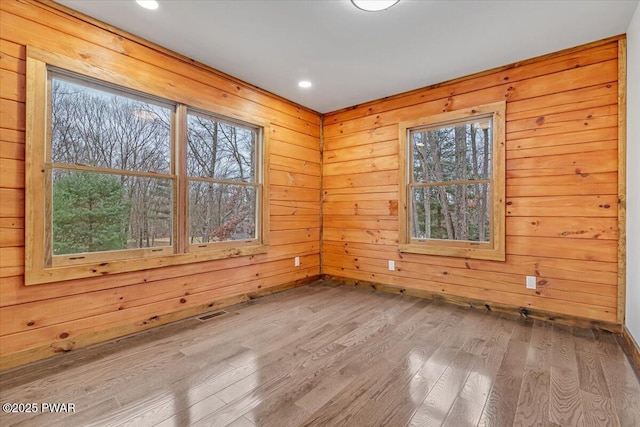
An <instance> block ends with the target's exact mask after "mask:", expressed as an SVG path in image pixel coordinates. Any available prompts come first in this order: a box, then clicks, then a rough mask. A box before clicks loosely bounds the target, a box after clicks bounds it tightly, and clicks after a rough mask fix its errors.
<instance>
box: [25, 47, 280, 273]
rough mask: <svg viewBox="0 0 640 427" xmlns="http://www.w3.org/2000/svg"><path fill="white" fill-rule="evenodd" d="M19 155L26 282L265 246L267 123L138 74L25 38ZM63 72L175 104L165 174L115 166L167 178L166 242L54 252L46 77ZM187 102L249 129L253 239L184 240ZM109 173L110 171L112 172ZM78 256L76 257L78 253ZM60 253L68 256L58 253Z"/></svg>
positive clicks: (246, 251) (153, 265) (252, 250)
mask: <svg viewBox="0 0 640 427" xmlns="http://www.w3.org/2000/svg"><path fill="white" fill-rule="evenodd" d="M26 70H27V72H26V78H27V81H26V158H25V168H26V174H25V181H26V182H25V184H26V186H25V284H26V285H36V284H42V283H50V282H58V281H63V280H72V279H80V278H88V277H100V276H104V275H110V274H117V273H122V272H129V271H138V270H144V269H149V268H157V267H164V266H171V265H181V264H188V263H194V262H201V261H209V260H216V259H224V258H231V257H238V256H247V255H254V254H259V253H266V252H267V250H268V247H269V202H268V201H269V185H268V176H269V159H268V153H269V135H270V123H269V122H268V121H266V120H262V119H259V118H255V117H250V118H248V117H246V114H243V113H240V112H237V111H235V110H232V109H229V108H226V107H223V106H220V105H217V104H214V103H211V102H207V101H206V100H200V99H191V98H190V99H187V100H185V99H180V98H179V96H180V95H179V94H168V93H164V92H162V93H160V92H158V91H157V90H155V89H154V88H151V87H147V86H148V85H145V84H144V82H140V83H139V82H136V81H135V80H133V79H131V78H129V77H127V76H124V75H117V74H114V73H111V72H109V71H104V70H102V69H99V68H97V67H94V66H92V65H91V64H88V63H85V62H82V61H78V60H74V59H71V58H67V57H64V56H61V55H58V54H55V53H50V52H46V51H43V50H41V49H38V48H34V47H32V46H27V55H26ZM52 75H60V76H62V78H63V79H64V77H66V76H69V78H70V80H71V81H74V82H77V81H80V82H82V81H86V82H87V85H88V86H91V85H92V84H93V85H97V86H98V87H100V88H101V89H103V88H106V89H107V90H111V91H112V92H114V93H120V94H124V95H126V96H130V97H133V98H141V99H143V100H149V101H150V102H152V103H159V104H162V105H167V106H169V105H171V106H175V108H174V111H173V113H172V116H173V118H172V130H171V156H172V161H171V166H170V171H169V174H155V173H153V172H151V173H146V172H137V171H130V170H122V171H119V172H117V173H121V174H124V175H140V176H148V177H155V178H158V177H160V178H164V179H171V180H172V183H173V184H172V188H173V200H172V226H171V227H172V233H173V243H172V245H171V246H167V247H161V250H159V251H158V250H157V249H158V248H136V249H123V250H116V251H106V252H93V253H82V254H68V255H56V256H55V259H56V261H55V262H54V260H53V258H54V256H53V250H52V241H51V240H52V234H51V233H52V226H51V224H47V222H50V221H51V201H52V196H51V194H50V193H51V181H50V179H49V178H48V177H49V176H50V172H49V170H50V169H51V168H52V167H55V166H54V165H53V163H52V162H51V161H50V157H51V156H50V154H51V153H50V149H51V145H50V140H51V134H50V132H51V123H50V116H49V115H50V111H51V90H50V87H51V78H52ZM188 110H194V111H199V112H202V113H204V114H207V115H209V116H212V117H216V118H220V120H221V121H224V122H226V123H234V124H238V125H241V126H244V127H248V128H252V129H256V131H257V140H256V155H257V157H256V171H255V173H256V181H255V182H256V184H255V185H256V188H257V191H256V218H257V221H256V228H257V232H256V239H251V240H250V241H242V240H238V241H226V242H212V243H209V244H207V247H206V248H197V250H196V248H192V247H190V245H189V244H188V235H187V233H188V227H189V225H188V221H189V218H188V181H187V179H186V154H187V152H186V150H187V149H186V123H187V111H188ZM64 169H69V170H83V169H89V170H94V169H95V172H106V173H112V172H110V171H109V170H104V168H92V167H89V168H84V167H77V166H71V167H67V166H65V167H64ZM117 173H116V174H117ZM81 257H82V259H78V258H81ZM64 258H67V259H66V260H64Z"/></svg>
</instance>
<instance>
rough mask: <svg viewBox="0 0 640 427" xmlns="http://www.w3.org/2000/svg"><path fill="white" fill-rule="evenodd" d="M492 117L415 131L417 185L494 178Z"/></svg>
mask: <svg viewBox="0 0 640 427" xmlns="http://www.w3.org/2000/svg"><path fill="white" fill-rule="evenodd" d="M491 122H492V120H491V118H481V119H476V120H473V121H469V122H462V123H459V124H456V125H448V126H443V127H440V128H437V129H431V130H423V131H419V130H418V131H412V132H411V147H412V150H413V164H412V165H411V166H412V172H413V182H444V181H462V180H473V179H489V178H491V145H492V144H491V140H492V136H491Z"/></svg>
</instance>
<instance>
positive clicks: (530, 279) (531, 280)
mask: <svg viewBox="0 0 640 427" xmlns="http://www.w3.org/2000/svg"><path fill="white" fill-rule="evenodd" d="M535 288H536V276H527V289H535Z"/></svg>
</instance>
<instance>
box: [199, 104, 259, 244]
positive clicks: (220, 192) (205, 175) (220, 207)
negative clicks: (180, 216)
mask: <svg viewBox="0 0 640 427" xmlns="http://www.w3.org/2000/svg"><path fill="white" fill-rule="evenodd" d="M259 139H260V129H259V128H253V127H248V126H246V125H243V124H237V123H232V122H229V121H226V120H222V119H220V118H218V117H215V116H213V115H211V114H206V113H202V112H197V111H194V110H189V112H188V115H187V181H188V184H187V185H188V186H189V190H188V195H189V213H188V215H189V245H190V249H189V250H190V251H197V250H201V249H206V248H209V247H211V246H213V245H215V246H220V245H225V244H227V245H228V246H231V247H237V246H241V245H255V244H256V243H257V242H258V240H259V237H260V232H261V230H260V221H259V218H260V203H259V201H260V199H261V193H262V184H261V182H260V179H259V177H260V175H261V174H260V171H259V170H258V169H257V165H258V164H259V163H260V162H259V161H258V159H259V158H260V156H261V153H260V151H259V145H258V141H259Z"/></svg>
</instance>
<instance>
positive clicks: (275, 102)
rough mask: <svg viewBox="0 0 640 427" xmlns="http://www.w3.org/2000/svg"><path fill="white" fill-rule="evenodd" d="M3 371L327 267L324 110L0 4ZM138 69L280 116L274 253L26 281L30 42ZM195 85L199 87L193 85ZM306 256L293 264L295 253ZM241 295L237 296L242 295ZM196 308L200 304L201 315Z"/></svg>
mask: <svg viewBox="0 0 640 427" xmlns="http://www.w3.org/2000/svg"><path fill="white" fill-rule="evenodd" d="M0 28H1V32H0V169H1V177H2V178H1V182H0V251H1V254H0V256H1V260H2V261H1V265H0V281H1V285H0V325H1V327H0V328H1V329H0V339H1V340H2V344H1V345H0V362H1V363H0V367H2V368H6V367H8V366H12V365H15V364H18V363H24V362H26V361H29V360H33V359H37V358H41V357H45V356H47V355H50V354H53V353H55V352H58V351H66V350H69V349H71V348H74V347H77V346H80V345H85V344H88V343H91V342H96V341H100V340H102V339H108V338H113V337H115V336H118V335H123V334H126V333H130V332H134V331H136V330H140V329H144V328H147V327H149V326H150V325H152V324H158V323H162V322H163V321H168V320H171V319H175V318H177V317H180V315H178V314H176V313H192V315H193V314H196V312H197V311H203V310H207V307H208V305H210V304H214V306H215V304H217V303H220V301H222V300H223V299H225V298H226V301H228V298H230V297H237V296H239V295H243V294H247V293H249V292H262V293H264V292H265V289H268V288H270V287H279V286H280V287H281V286H282V285H283V284H289V283H292V282H295V281H299V280H303V279H305V278H308V277H313V276H316V275H318V274H319V273H320V256H319V252H320V249H319V245H320V241H319V235H320V197H321V194H320V184H321V177H320V173H321V170H320V125H321V123H320V121H321V119H320V115H319V114H317V113H315V112H312V111H308V110H305V109H302V108H300V107H298V106H296V105H294V104H292V103H290V102H287V101H285V100H282V99H280V98H277V97H275V96H271V95H269V94H266V93H264V92H263V91H260V90H257V89H254V88H252V87H251V86H249V85H246V84H242V83H240V82H237V81H234V80H233V79H230V78H226V77H224V76H222V75H219V74H217V73H213V72H211V71H210V70H205V69H203V68H202V67H197V66H193V65H191V64H188V63H186V62H185V61H182V60H179V59H177V58H175V57H172V56H170V55H167V54H165V53H163V52H161V51H158V50H155V49H151V48H149V47H148V46H145V45H143V44H140V43H137V42H136V41H134V40H131V39H128V38H126V37H122V36H121V35H117V34H114V33H111V32H109V31H105V30H103V29H100V28H98V27H97V26H94V25H92V24H90V23H87V22H83V21H81V20H79V19H77V18H74V17H72V16H70V15H67V14H65V13H62V12H60V11H57V10H54V9H52V8H50V7H48V6H46V5H42V4H39V3H35V2H32V1H29V0H26V1H16V0H3V1H1V2H0ZM26 45H32V46H35V47H38V48H41V49H44V50H47V51H51V52H55V53H60V54H62V55H65V56H68V57H71V58H74V59H79V60H84V61H87V62H89V63H92V64H95V65H96V66H98V67H101V68H103V69H105V70H114V71H115V72H118V71H119V70H130V72H132V73H136V75H138V76H141V78H149V79H157V80H158V81H160V82H161V83H162V82H165V83H166V84H165V86H166V94H167V96H168V97H171V96H172V94H173V93H179V94H181V96H182V97H184V96H185V93H189V92H192V93H196V94H197V96H201V97H205V99H206V100H208V101H211V102H215V103H217V104H219V105H221V106H223V107H227V108H231V109H234V110H237V111H241V112H243V113H245V114H248V115H250V116H255V117H258V118H261V119H265V120H269V121H270V122H271V124H272V125H271V152H270V162H271V164H270V169H271V172H270V177H269V178H270V193H271V194H270V197H271V204H270V210H271V218H270V220H271V237H270V239H271V247H270V249H269V251H268V253H267V254H261V255H256V256H251V257H241V258H234V259H228V260H220V261H211V262H203V263H197V264H191V265H185V266H178V267H168V268H163V269H155V270H149V271H139V272H133V273H126V274H119V275H115V276H112V277H102V278H95V279H88V280H77V281H69V282H62V283H55V284H45V285H36V286H30V287H25V286H24V280H23V272H24V170H25V166H24V156H25V145H24V144H25V104H24V102H25V46H26ZM186 89H189V90H186ZM294 256H300V257H301V264H302V265H301V267H294V263H293V257H294ZM231 301H238V299H236V300H233V299H232V300H231ZM190 310H191V311H190Z"/></svg>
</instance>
